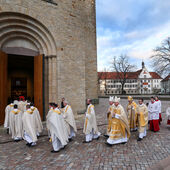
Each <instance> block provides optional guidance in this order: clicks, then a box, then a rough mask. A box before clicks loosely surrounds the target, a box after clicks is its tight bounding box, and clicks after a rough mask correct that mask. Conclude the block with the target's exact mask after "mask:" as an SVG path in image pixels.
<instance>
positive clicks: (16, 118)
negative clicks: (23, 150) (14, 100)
mask: <svg viewBox="0 0 170 170" xmlns="http://www.w3.org/2000/svg"><path fill="white" fill-rule="evenodd" d="M9 124H10V128H9V133H10V134H12V139H14V140H15V141H16V142H18V141H20V140H22V136H23V134H22V132H23V131H22V112H21V111H20V110H19V109H18V106H17V105H14V108H13V109H12V110H11V112H10V114H9Z"/></svg>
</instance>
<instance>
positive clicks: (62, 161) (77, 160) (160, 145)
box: [0, 99, 170, 170]
mask: <svg viewBox="0 0 170 170" xmlns="http://www.w3.org/2000/svg"><path fill="white" fill-rule="evenodd" d="M107 103H108V99H100V104H99V105H96V108H95V109H96V115H97V121H98V125H99V130H100V132H102V134H104V133H105V129H106V126H105V124H106V118H105V117H106V116H105V115H106V114H105V113H106V110H107ZM168 103H169V104H170V102H166V101H164V102H162V105H163V112H164V111H165V108H166V107H167V105H168ZM122 105H123V106H125V105H126V101H125V100H122ZM163 119H164V120H163V123H162V125H161V127H160V128H161V130H160V132H158V133H153V132H150V131H148V134H147V137H146V138H144V139H143V140H142V141H141V142H137V140H136V139H137V132H134V133H132V135H131V138H130V140H129V142H128V143H127V144H125V145H121V144H118V145H114V146H113V147H111V148H110V147H107V146H106V145H105V142H106V138H105V137H103V136H101V137H100V139H99V140H94V141H93V142H91V143H89V144H83V143H82V141H83V140H84V134H83V133H82V127H83V118H81V117H80V118H79V120H76V121H77V126H78V129H79V130H78V134H77V136H76V138H75V139H74V140H73V141H72V142H70V143H69V144H68V145H67V147H66V148H65V149H64V150H62V151H61V152H59V153H51V152H50V151H51V150H52V146H51V144H50V143H49V142H48V139H47V135H46V134H47V133H46V131H44V132H43V134H42V136H41V137H40V138H39V140H38V144H37V146H35V147H32V148H28V147H27V146H26V145H25V142H24V141H21V142H18V143H15V142H13V141H11V138H10V136H8V135H7V134H5V133H2V132H1V134H0V169H17V170H22V169H25V170H29V169H38V170H39V169H44V170H45V169H59V170H60V169H77V170H80V169H85V170H86V169H96V170H97V169H114V170H116V169H129V170H130V169H132V170H133V169H146V168H148V167H151V166H153V165H154V164H155V163H158V162H159V161H160V160H163V159H165V158H166V157H168V156H169V155H170V129H168V128H167V127H166V117H165V114H164V113H163Z"/></svg>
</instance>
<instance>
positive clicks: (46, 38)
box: [0, 12, 56, 56]
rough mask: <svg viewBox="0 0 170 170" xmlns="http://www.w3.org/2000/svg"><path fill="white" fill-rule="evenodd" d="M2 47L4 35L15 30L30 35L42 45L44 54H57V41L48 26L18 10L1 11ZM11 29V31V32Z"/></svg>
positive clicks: (0, 44)
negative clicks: (17, 11)
mask: <svg viewBox="0 0 170 170" xmlns="http://www.w3.org/2000/svg"><path fill="white" fill-rule="evenodd" d="M0 22H1V25H0V30H1V31H0V37H1V39H0V48H2V46H3V44H2V43H1V41H3V39H2V38H3V36H4V34H5V33H7V32H8V35H10V34H13V33H14V31H16V32H15V34H16V38H17V35H21V34H23V37H24V35H30V36H31V37H32V38H33V37H34V39H36V41H37V42H39V44H41V45H42V44H43V45H42V50H43V54H45V55H46V56H51V55H56V43H55V40H54V37H53V36H52V34H51V33H50V31H49V30H48V28H47V27H45V26H44V25H43V24H42V23H41V22H39V21H38V20H37V19H35V18H32V17H30V16H28V15H25V14H21V13H16V12H2V13H0ZM10 31H11V32H10Z"/></svg>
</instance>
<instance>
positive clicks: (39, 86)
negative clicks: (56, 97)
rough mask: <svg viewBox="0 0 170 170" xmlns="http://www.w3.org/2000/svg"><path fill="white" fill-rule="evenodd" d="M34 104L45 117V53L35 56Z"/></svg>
mask: <svg viewBox="0 0 170 170" xmlns="http://www.w3.org/2000/svg"><path fill="white" fill-rule="evenodd" d="M34 104H35V107H37V108H38V110H39V112H40V115H41V119H43V55H39V56H35V57H34Z"/></svg>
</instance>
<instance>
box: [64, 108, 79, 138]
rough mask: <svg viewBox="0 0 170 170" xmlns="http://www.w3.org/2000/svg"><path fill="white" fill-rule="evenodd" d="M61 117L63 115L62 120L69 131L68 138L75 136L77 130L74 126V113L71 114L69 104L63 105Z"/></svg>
mask: <svg viewBox="0 0 170 170" xmlns="http://www.w3.org/2000/svg"><path fill="white" fill-rule="evenodd" d="M63 117H64V120H65V122H66V126H67V130H68V133H69V138H72V137H74V136H76V134H75V133H76V132H77V127H76V123H75V119H74V114H73V111H72V109H71V106H69V105H66V106H65V107H64V109H63Z"/></svg>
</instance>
